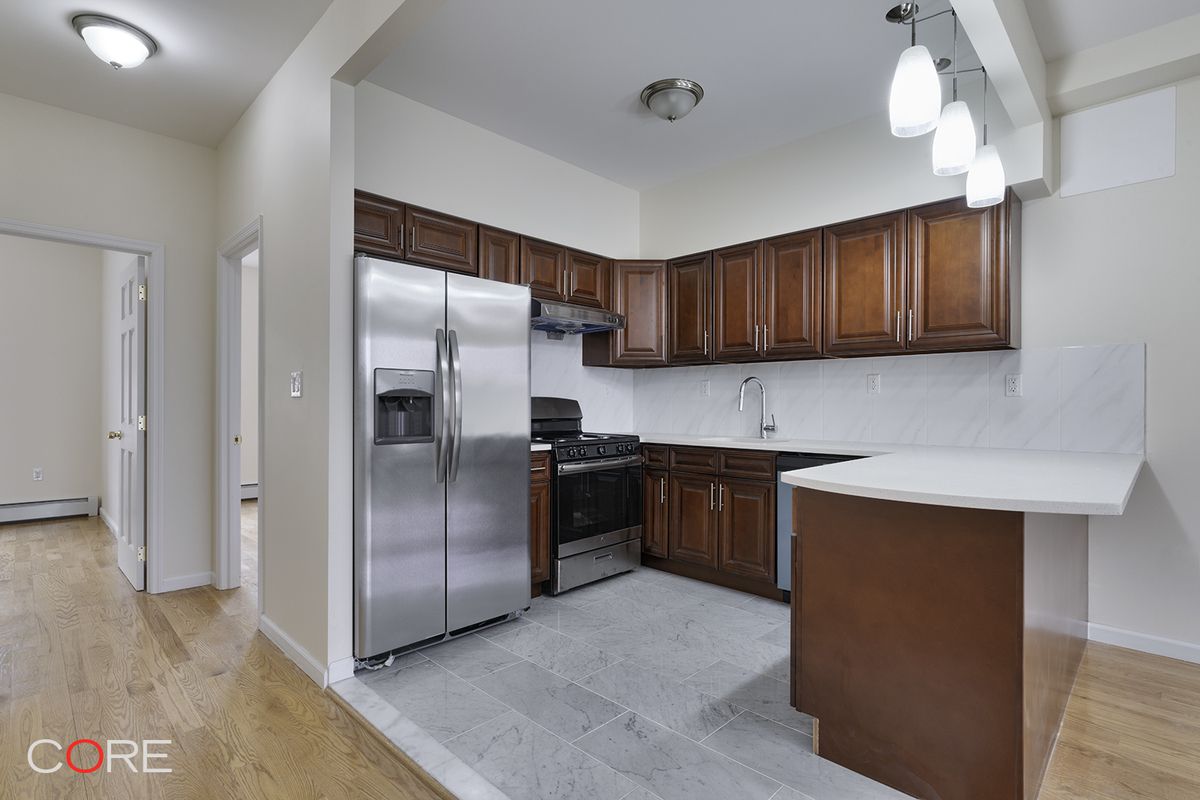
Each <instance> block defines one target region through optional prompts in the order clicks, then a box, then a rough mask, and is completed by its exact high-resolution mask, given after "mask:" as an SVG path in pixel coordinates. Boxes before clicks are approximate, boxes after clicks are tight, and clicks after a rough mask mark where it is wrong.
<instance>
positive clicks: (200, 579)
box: [159, 572, 213, 592]
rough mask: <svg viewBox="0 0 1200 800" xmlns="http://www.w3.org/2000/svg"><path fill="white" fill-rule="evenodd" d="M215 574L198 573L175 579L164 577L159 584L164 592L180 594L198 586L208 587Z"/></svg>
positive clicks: (178, 576)
mask: <svg viewBox="0 0 1200 800" xmlns="http://www.w3.org/2000/svg"><path fill="white" fill-rule="evenodd" d="M212 580H213V574H212V573H211V572H197V573H195V574H194V575H175V576H174V577H170V578H168V577H163V579H162V580H161V581H160V582H159V584H160V586H161V587H162V588H161V589H160V591H163V592H178V591H179V590H180V589H194V588H196V587H197V586H208V585H209V584H210V583H212Z"/></svg>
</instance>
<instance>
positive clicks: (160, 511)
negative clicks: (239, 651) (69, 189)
mask: <svg viewBox="0 0 1200 800" xmlns="http://www.w3.org/2000/svg"><path fill="white" fill-rule="evenodd" d="M0 234H7V235H10V236H22V237H25V238H27V239H41V240H42V241H47V242H59V243H61V244H74V245H82V246H84V247H98V248H100V249H102V250H118V251H120V252H122V253H129V254H130V255H136V256H143V257H144V258H145V259H146V291H147V293H148V296H147V298H146V306H147V307H146V330H145V332H144V333H145V337H146V361H145V373H144V374H143V375H142V381H143V385H144V386H145V387H146V418H147V422H148V424H147V426H146V428H147V430H146V454H145V455H146V458H145V468H144V469H143V470H142V471H141V475H140V476H139V477H140V478H141V480H142V496H143V497H144V498H145V508H144V509H143V510H142V513H143V514H144V515H145V518H144V523H143V526H142V527H143V530H144V531H145V534H146V562H145V569H146V591H147V592H148V593H150V594H157V593H159V592H163V591H166V589H165V588H164V587H163V567H162V547H161V543H162V539H161V535H162V532H163V531H164V530H165V527H164V522H163V520H164V516H165V509H164V505H163V500H164V487H165V481H164V480H163V467H164V465H165V463H166V461H165V458H164V455H163V438H164V437H163V436H162V435H160V432H162V431H166V430H167V418H168V416H169V414H168V412H167V404H166V396H165V387H164V383H163V377H164V374H165V370H164V365H165V362H166V350H165V346H164V341H165V340H166V298H167V292H166V257H165V248H164V246H163V244H162V243H161V242H147V241H143V240H141V239H129V238H126V237H124V236H110V235H109V234H106V233H96V232H94V231H85V230H80V229H77V228H65V227H61V226H58V225H42V224H41V223H37V222H26V221H24V220H19V219H10V218H7V217H0Z"/></svg>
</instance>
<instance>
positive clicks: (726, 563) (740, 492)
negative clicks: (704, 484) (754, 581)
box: [717, 480, 775, 583]
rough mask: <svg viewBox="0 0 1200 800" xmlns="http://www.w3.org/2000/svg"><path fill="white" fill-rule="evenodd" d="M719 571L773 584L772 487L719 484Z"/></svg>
mask: <svg viewBox="0 0 1200 800" xmlns="http://www.w3.org/2000/svg"><path fill="white" fill-rule="evenodd" d="M717 507H718V510H719V512H720V518H721V520H720V526H719V528H720V568H721V570H722V571H724V572H732V573H735V574H737V575H745V576H746V577H748V578H758V579H761V580H763V581H767V582H771V583H774V581H775V484H774V483H768V482H765V481H740V480H722V481H721V486H720V489H719V492H718V498H717Z"/></svg>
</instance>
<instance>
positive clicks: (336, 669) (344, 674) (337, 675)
mask: <svg viewBox="0 0 1200 800" xmlns="http://www.w3.org/2000/svg"><path fill="white" fill-rule="evenodd" d="M353 677H354V659H353V658H339V659H338V660H337V661H334V662H333V663H332V664H330V665H329V670H328V673H327V678H326V682H327V683H328V684H333V683H337V682H338V681H343V680H345V679H346V678H353Z"/></svg>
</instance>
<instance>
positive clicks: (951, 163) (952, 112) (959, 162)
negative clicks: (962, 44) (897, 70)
mask: <svg viewBox="0 0 1200 800" xmlns="http://www.w3.org/2000/svg"><path fill="white" fill-rule="evenodd" d="M950 16H951V17H952V18H953V19H954V78H953V84H952V85H953V90H952V94H951V102H950V103H948V104H947V105H946V107H945V108H944V109H942V116H941V118H940V119H939V120H938V126H937V133H935V134H934V135H933V174H934V175H961V174H962V173H964V172H966V171H967V170H968V169H970V168H971V162H972V161H973V160H974V158H975V122H974V121H973V120H972V119H971V109H969V108H968V107H967V104H966V103H964V102H963V101H961V100H959V99H958V14H957V13H955V12H951V15H950Z"/></svg>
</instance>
